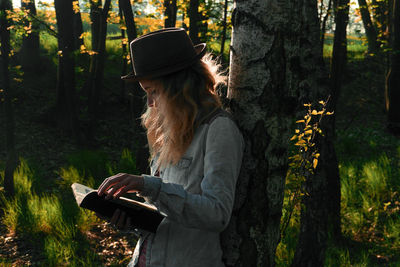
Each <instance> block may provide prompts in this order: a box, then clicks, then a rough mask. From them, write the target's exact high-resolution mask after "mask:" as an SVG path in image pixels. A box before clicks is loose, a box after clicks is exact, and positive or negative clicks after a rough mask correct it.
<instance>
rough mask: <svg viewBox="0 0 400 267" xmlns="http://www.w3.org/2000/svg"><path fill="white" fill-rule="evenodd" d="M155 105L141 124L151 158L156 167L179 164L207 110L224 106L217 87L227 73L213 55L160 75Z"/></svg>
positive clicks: (223, 82)
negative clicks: (145, 132)
mask: <svg viewBox="0 0 400 267" xmlns="http://www.w3.org/2000/svg"><path fill="white" fill-rule="evenodd" d="M159 81H160V83H159V84H160V87H161V88H160V90H159V92H158V93H159V97H158V99H157V105H156V107H147V110H146V111H145V113H144V114H143V115H142V125H143V126H144V127H145V129H146V130H147V139H148V142H149V146H150V154H151V158H154V157H155V156H156V155H157V162H156V164H157V166H159V167H163V166H166V165H167V164H176V163H178V161H179V159H180V158H181V157H182V155H183V154H184V153H185V151H186V150H187V148H188V147H189V145H190V143H191V142H192V139H193V135H194V132H195V129H196V126H197V125H196V124H197V122H198V121H199V120H200V119H201V116H202V115H206V114H203V113H204V112H205V111H207V110H208V111H209V110H212V109H214V108H217V107H221V102H220V99H219V97H218V95H217V92H216V89H217V86H218V85H220V84H226V76H225V75H224V74H223V72H222V71H221V68H220V65H219V64H218V63H217V61H216V60H215V59H213V57H212V56H211V55H210V54H206V55H205V56H204V57H203V58H202V59H201V60H199V61H198V62H196V63H194V64H193V65H191V66H190V67H188V68H185V69H183V70H181V71H178V72H175V73H172V74H170V75H167V76H164V77H161V78H160V79H159Z"/></svg>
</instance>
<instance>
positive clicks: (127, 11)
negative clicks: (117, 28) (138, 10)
mask: <svg viewBox="0 0 400 267" xmlns="http://www.w3.org/2000/svg"><path fill="white" fill-rule="evenodd" d="M119 8H120V9H121V10H122V14H123V17H124V22H125V25H126V31H127V33H128V43H130V42H132V40H133V39H135V38H136V37H137V31H136V25H135V18H134V15H133V12H132V6H131V2H130V0H120V1H119Z"/></svg>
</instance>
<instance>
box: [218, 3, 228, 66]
mask: <svg viewBox="0 0 400 267" xmlns="http://www.w3.org/2000/svg"><path fill="white" fill-rule="evenodd" d="M227 17H228V0H225V4H224V18H223V20H222V38H221V49H220V52H219V55H220V58H221V59H223V58H224V57H223V56H224V50H225V42H226V27H227V26H226V24H227V23H226V20H227Z"/></svg>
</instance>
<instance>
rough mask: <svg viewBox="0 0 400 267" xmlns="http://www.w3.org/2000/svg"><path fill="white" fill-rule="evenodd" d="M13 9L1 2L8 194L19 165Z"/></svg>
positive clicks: (6, 186) (7, 1)
mask: <svg viewBox="0 0 400 267" xmlns="http://www.w3.org/2000/svg"><path fill="white" fill-rule="evenodd" d="M11 10H12V5H11V1H10V0H2V1H1V2H0V41H1V62H2V66H1V68H2V76H3V77H2V83H1V87H2V88H3V90H4V91H3V94H4V102H5V103H4V113H5V115H6V116H5V117H6V123H5V126H6V150H7V161H6V166H5V170H4V190H5V193H6V195H7V196H13V195H14V170H15V168H16V167H17V156H16V151H15V119H14V111H13V105H12V99H13V97H12V92H11V88H10V72H9V54H10V31H9V29H8V27H9V26H10V24H9V20H8V18H7V12H9V11H11Z"/></svg>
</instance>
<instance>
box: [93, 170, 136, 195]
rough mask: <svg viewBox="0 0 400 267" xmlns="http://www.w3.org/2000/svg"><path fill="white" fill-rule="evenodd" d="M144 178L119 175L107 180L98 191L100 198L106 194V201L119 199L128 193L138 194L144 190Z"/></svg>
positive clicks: (124, 174) (125, 174)
mask: <svg viewBox="0 0 400 267" xmlns="http://www.w3.org/2000/svg"><path fill="white" fill-rule="evenodd" d="M143 184H144V180H143V177H142V176H137V175H133V174H127V173H118V174H116V175H114V176H110V177H108V178H106V179H105V180H104V181H103V183H102V184H101V185H100V186H99V188H98V189H97V194H98V195H99V196H101V195H103V194H106V195H107V196H106V199H110V198H112V197H113V198H119V197H120V196H121V195H123V194H125V193H127V192H138V191H141V190H142V189H143Z"/></svg>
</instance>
